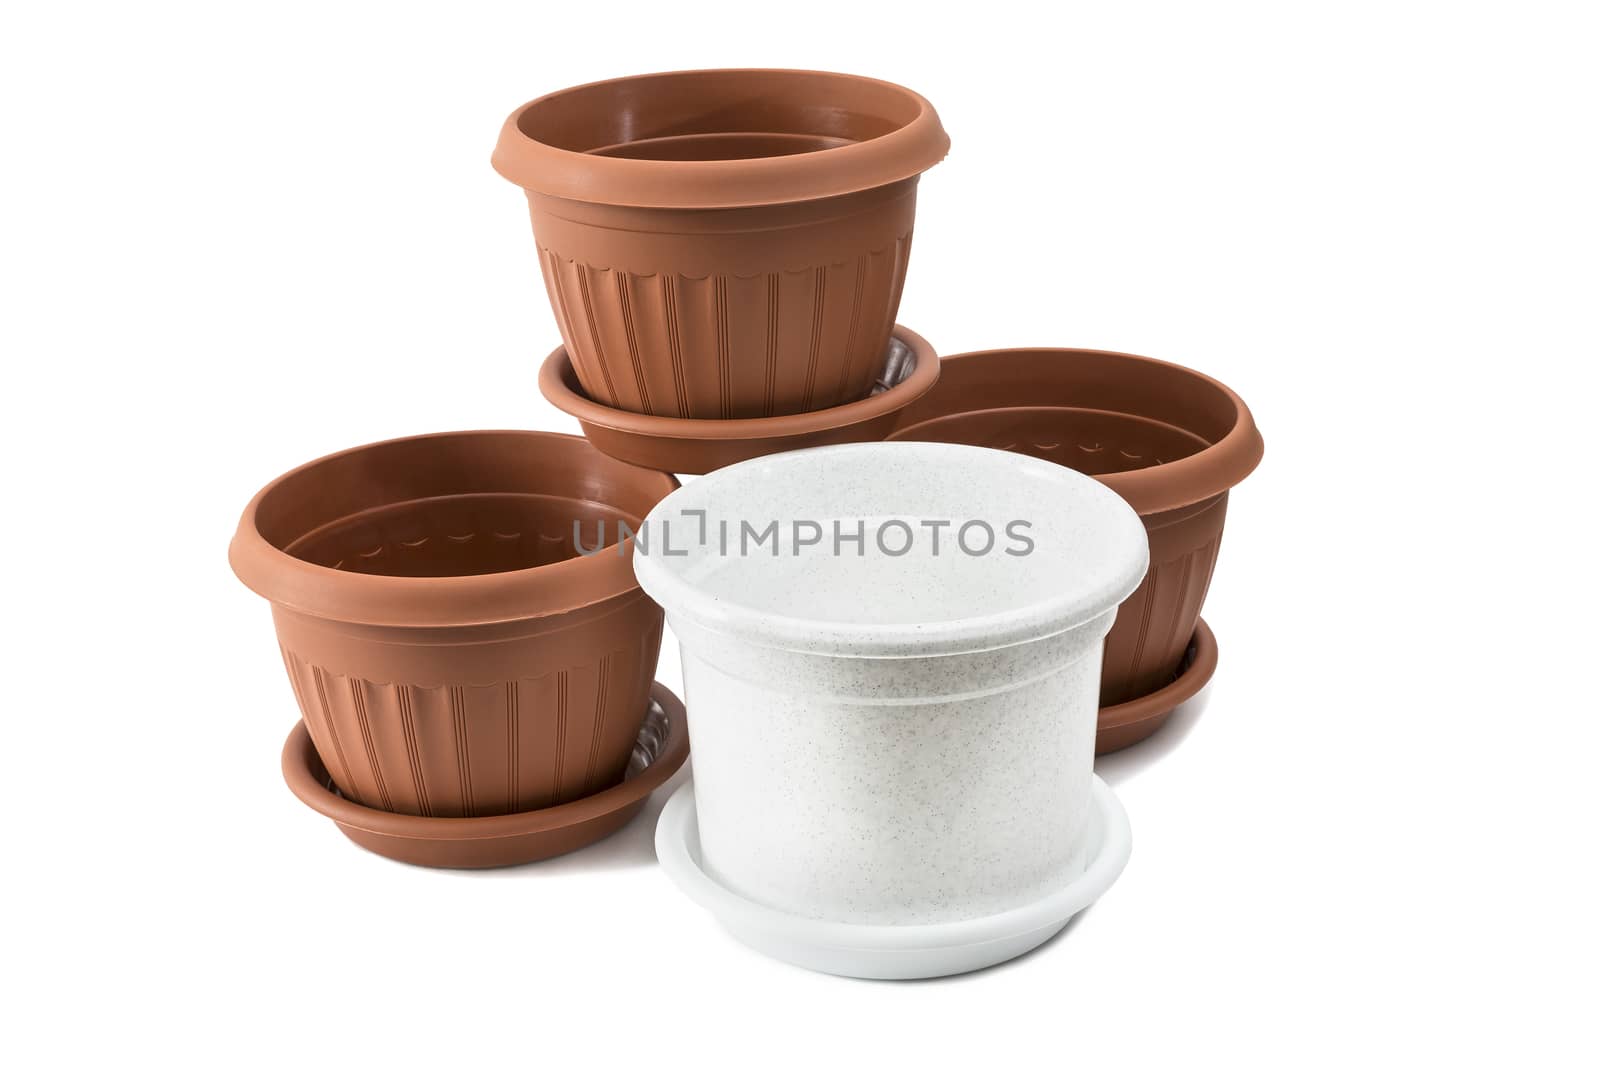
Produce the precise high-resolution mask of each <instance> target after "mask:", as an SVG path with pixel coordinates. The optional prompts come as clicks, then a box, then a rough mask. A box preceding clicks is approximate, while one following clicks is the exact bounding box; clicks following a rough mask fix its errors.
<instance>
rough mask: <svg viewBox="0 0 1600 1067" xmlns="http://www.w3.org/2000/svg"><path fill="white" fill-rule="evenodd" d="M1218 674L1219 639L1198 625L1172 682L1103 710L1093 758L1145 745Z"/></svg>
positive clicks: (1201, 625) (1200, 623)
mask: <svg viewBox="0 0 1600 1067" xmlns="http://www.w3.org/2000/svg"><path fill="white" fill-rule="evenodd" d="M1216 670H1217V639H1216V636H1215V635H1214V634H1212V632H1211V627H1209V626H1207V625H1206V621H1205V620H1204V619H1200V620H1199V621H1197V622H1196V623H1195V627H1194V636H1193V637H1191V638H1189V647H1188V649H1187V650H1186V651H1185V652H1184V654H1183V659H1182V661H1181V662H1180V663H1179V665H1178V676H1177V677H1176V678H1174V679H1173V680H1172V681H1171V682H1169V683H1167V684H1166V685H1164V686H1162V687H1161V688H1160V689H1157V690H1156V691H1155V692H1154V693H1148V694H1146V695H1144V696H1142V697H1138V698H1136V699H1134V700H1129V701H1126V702H1124V703H1122V704H1112V705H1111V706H1110V707H1104V708H1101V709H1100V719H1099V729H1098V731H1097V732H1096V734H1095V741H1094V754H1095V755H1096V756H1103V755H1105V754H1106V753H1107V752H1115V751H1117V750H1118V749H1121V748H1127V747H1128V746H1129V745H1134V744H1137V743H1139V742H1140V741H1143V740H1144V739H1145V738H1147V737H1149V736H1150V735H1151V734H1153V733H1155V732H1156V731H1157V730H1159V729H1161V725H1162V724H1163V723H1165V722H1166V721H1167V718H1168V716H1170V715H1171V714H1172V713H1173V711H1174V710H1176V709H1177V707H1178V705H1179V704H1182V703H1183V702H1184V701H1186V700H1188V699H1190V698H1191V697H1193V696H1194V695H1195V694H1196V693H1198V692H1200V690H1202V689H1204V688H1205V687H1206V683H1207V682H1209V681H1211V676H1212V675H1213V674H1215V673H1216Z"/></svg>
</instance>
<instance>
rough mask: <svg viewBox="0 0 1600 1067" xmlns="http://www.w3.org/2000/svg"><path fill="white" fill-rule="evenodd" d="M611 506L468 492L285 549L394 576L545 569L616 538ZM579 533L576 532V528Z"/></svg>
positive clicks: (351, 520)
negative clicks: (579, 544)
mask: <svg viewBox="0 0 1600 1067" xmlns="http://www.w3.org/2000/svg"><path fill="white" fill-rule="evenodd" d="M619 522H622V523H627V524H628V525H629V526H630V527H631V526H635V525H637V519H633V518H631V517H630V516H628V515H626V514H624V513H623V512H621V511H619V510H617V509H616V508H610V507H606V506H605V505H603V504H597V503H595V502H593V501H589V500H568V499H565V498H563V497H552V496H537V495H534V494H517V493H471V494H463V495H461V496H447V497H432V498H430V499H426V500H403V501H399V502H397V503H394V504H390V505H387V506H384V507H377V508H372V509H369V510H367V511H362V512H359V513H356V514H352V515H346V516H344V517H342V518H339V519H336V520H334V521H333V522H331V523H329V524H328V525H326V526H321V527H318V528H317V529H315V530H311V531H309V532H307V533H306V534H304V535H303V536H301V537H299V538H296V539H295V540H294V541H293V542H291V543H290V544H289V545H287V546H285V548H284V551H285V552H287V553H288V554H289V555H291V556H294V557H295V558H297V559H303V560H305V561H306V562H307V563H315V564H317V565H318V566H321V567H332V568H334V569H336V570H344V571H354V572H356V573H358V574H382V575H387V576H389V577H392V578H452V577H461V576H463V575H468V574H498V573H501V572H503V571H515V570H523V569H525V568H528V567H542V566H545V565H546V564H550V563H560V562H562V561H563V560H568V559H573V558H575V557H577V556H578V555H579V554H580V553H579V551H578V541H579V540H580V539H581V541H582V544H583V548H584V550H585V551H591V550H594V549H597V548H601V547H605V546H607V545H615V544H616V542H617V531H618V529H619V525H618V523H619ZM575 530H576V531H578V532H577V534H576V536H575V534H574V531H575Z"/></svg>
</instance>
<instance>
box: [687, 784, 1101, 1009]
mask: <svg viewBox="0 0 1600 1067" xmlns="http://www.w3.org/2000/svg"><path fill="white" fill-rule="evenodd" d="M1132 848H1133V838H1132V835H1131V833H1130V830H1129V826H1128V817H1127V813H1126V812H1125V811H1123V808H1122V805H1121V804H1120V803H1118V802H1117V798H1116V797H1115V796H1114V795H1113V794H1112V792H1111V790H1110V789H1109V788H1108V787H1107V786H1106V784H1105V782H1104V781H1102V780H1101V779H1099V778H1095V779H1094V780H1093V781H1092V783H1091V784H1090V788H1089V817H1088V819H1087V821H1086V823H1085V825H1084V830H1083V839H1082V852H1083V857H1084V862H1083V867H1082V869H1081V870H1080V871H1079V872H1078V873H1076V874H1075V875H1073V876H1072V877H1071V878H1069V879H1068V880H1067V881H1066V882H1064V883H1063V884H1062V885H1060V886H1059V887H1057V888H1056V889H1054V890H1052V891H1051V892H1050V893H1048V894H1046V895H1044V896H1042V897H1040V898H1038V899H1037V900H1034V901H1032V902H1030V903H1028V904H1026V905H1023V906H1022V907H1019V908H1014V909H1011V910H1009V911H1003V912H999V913H997V914H994V915H989V916H985V917H983V918H979V919H966V920H962V921H958V922H951V923H933V924H920V925H871V924H863V923H838V922H828V921H825V920H819V919H807V918H803V917H801V916H797V915H792V914H790V913H788V912H784V911H779V910H777V909H774V908H769V907H765V906H763V905H760V904H757V903H754V902H752V901H750V900H748V899H746V898H745V897H742V896H740V895H739V894H737V893H734V892H732V891H731V890H729V889H728V888H727V887H726V886H724V885H723V884H722V883H720V882H718V881H717V880H716V879H715V878H713V877H712V876H711V875H710V874H709V873H707V871H706V868H705V865H704V863H703V860H702V854H701V848H700V832H699V827H698V825H697V823H696V817H695V789H694V784H693V783H692V782H691V783H687V784H685V785H683V786H680V787H679V789H678V791H677V792H676V793H674V794H673V795H672V798H671V799H670V800H668V801H667V805H666V807H665V808H664V809H663V810H662V812H661V819H660V821H659V822H657V823H656V856H657V857H658V858H659V859H660V861H661V867H662V869H663V870H665V871H666V872H667V876H668V877H670V878H671V879H672V880H673V882H674V883H675V884H676V885H677V886H678V888H679V889H681V890H683V892H684V893H685V894H686V895H688V896H689V898H690V899H692V900H694V901H695V902H696V903H697V904H699V905H701V906H702V907H704V908H705V909H707V910H708V911H710V912H711V914H712V915H714V916H716V918H717V920H718V921H719V922H721V923H722V925H723V926H724V927H725V928H726V929H727V930H728V932H729V933H731V934H732V935H733V936H734V937H736V938H738V939H739V940H740V941H742V942H744V943H745V944H746V945H748V946H750V947H751V948H753V949H755V950H756V951H758V952H762V953H765V954H766V955H769V956H772V957H775V958H777V959H780V960H783V961H784V962H785V963H792V964H794V965H795V966H797V967H805V968H807V969H809V970H813V971H822V972H824V973H827V974H837V975H844V976H846V977H850V978H891V979H892V978H898V979H907V978H936V977H939V976H941V975H947V974H960V973H962V972H964V971H975V970H978V969H980V968H983V967H990V966H993V965H994V964H997V963H1003V962H1005V961H1006V960H1009V959H1013V958H1015V957H1017V956H1020V955H1022V954H1023V953H1025V952H1030V951H1032V950H1033V949H1035V948H1037V947H1039V946H1040V945H1042V944H1044V943H1045V942H1046V941H1048V940H1050V939H1051V938H1052V937H1054V936H1055V935H1056V934H1058V933H1060V932H1061V930H1062V928H1063V927H1065V926H1066V924H1067V923H1068V921H1070V920H1071V918H1072V917H1073V916H1074V915H1076V914H1077V913H1078V912H1080V911H1082V910H1083V909H1084V908H1086V907H1088V906H1089V905H1090V904H1092V903H1094V901H1095V900H1097V899H1098V898H1099V897H1100V895H1101V894H1102V893H1104V892H1105V891H1106V889H1107V888H1109V887H1110V886H1111V884H1112V883H1113V882H1115V881H1116V879H1117V876H1118V875H1120V874H1121V873H1122V870H1123V868H1124V867H1125V866H1126V865H1127V862H1128V857H1129V855H1130V853H1131V852H1132Z"/></svg>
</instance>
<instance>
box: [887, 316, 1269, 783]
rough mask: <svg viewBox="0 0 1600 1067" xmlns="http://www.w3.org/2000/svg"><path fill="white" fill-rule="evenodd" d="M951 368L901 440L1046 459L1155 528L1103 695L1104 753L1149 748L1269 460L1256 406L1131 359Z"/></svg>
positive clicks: (1003, 359) (1045, 351)
mask: <svg viewBox="0 0 1600 1067" xmlns="http://www.w3.org/2000/svg"><path fill="white" fill-rule="evenodd" d="M942 363H943V368H942V373H941V375H940V380H939V382H938V383H937V384H936V385H935V386H934V387H933V388H932V389H930V390H929V391H928V392H927V393H926V394H925V395H924V396H922V397H921V398H919V399H918V400H917V401H916V402H915V403H913V404H912V405H910V406H909V407H908V408H906V410H905V412H904V414H903V416H902V418H901V421H900V425H899V428H898V429H896V430H895V432H894V433H893V434H892V435H891V438H890V439H891V440H903V441H944V442H950V443H957V444H968V445H981V446H984V447H987V448H997V449H1003V450H1006V451H1009V452H1015V453H1019V454H1023V455H1031V456H1038V457H1039V458H1041V459H1046V460H1049V461H1051V462H1053V463H1059V464H1062V465H1063V466H1067V467H1071V468H1072V469H1074V470H1078V471H1082V472H1083V473H1085V474H1090V475H1093V476H1095V477H1096V478H1097V479H1099V480H1100V481H1101V482H1103V483H1104V484H1106V485H1108V486H1110V487H1111V488H1112V489H1115V490H1116V491H1117V492H1118V493H1119V494H1121V495H1122V496H1123V498H1124V499H1126V500H1127V501H1128V502H1129V503H1130V504H1132V505H1133V507H1134V508H1135V509H1136V510H1137V511H1138V512H1139V515H1140V517H1141V518H1142V519H1143V520H1144V524H1145V528H1146V530H1147V532H1148V534H1149V538H1150V571H1149V574H1148V575H1146V577H1145V580H1144V582H1143V583H1142V584H1141V585H1140V587H1139V588H1138V589H1137V590H1136V591H1135V592H1134V594H1133V596H1131V597H1130V598H1129V599H1128V602H1127V603H1126V604H1124V605H1123V608H1122V611H1121V613H1120V614H1119V615H1118V617H1117V622H1116V625H1115V626H1114V627H1113V628H1112V630H1111V633H1110V635H1109V636H1108V637H1107V638H1106V652H1105V662H1104V667H1103V672H1102V677H1101V682H1100V701H1101V704H1102V706H1103V707H1104V708H1106V709H1107V713H1108V715H1109V716H1110V717H1109V718H1107V719H1106V720H1105V721H1104V722H1103V723H1102V727H1101V738H1100V744H1099V747H1100V751H1101V752H1110V751H1113V750H1115V749H1117V748H1121V747H1123V746H1125V745H1130V744H1133V743H1134V742H1136V741H1139V740H1142V739H1143V738H1145V737H1147V736H1149V735H1150V734H1151V733H1154V732H1155V730H1156V729H1158V728H1159V727H1160V726H1161V724H1162V723H1163V722H1164V721H1165V720H1166V717H1167V715H1168V714H1170V713H1171V711H1172V709H1173V708H1174V707H1176V706H1177V705H1176V703H1175V702H1174V701H1173V700H1172V699H1170V698H1171V697H1172V696H1174V695H1175V694H1177V693H1179V692H1182V691H1184V689H1185V686H1183V685H1182V684H1180V683H1181V679H1180V672H1181V668H1182V665H1183V660H1184V657H1185V656H1186V655H1187V654H1188V650H1189V648H1190V646H1191V644H1192V641H1193V639H1194V637H1195V634H1196V626H1197V623H1198V620H1199V617H1200V610H1201V607H1202V606H1203V605H1204V603H1205V599H1206V593H1207V591H1208V590H1209V589H1210V586H1211V578H1212V575H1213V572H1214V571H1215V569H1216V565H1217V556H1218V553H1219V551H1220V549H1221V547H1222V531H1223V524H1224V521H1225V520H1226V517H1227V513H1228V493H1229V490H1230V489H1232V488H1233V487H1234V486H1235V485H1237V484H1238V483H1239V482H1240V481H1242V480H1243V479H1244V478H1245V477H1246V476H1247V475H1248V474H1249V473H1250V472H1251V471H1252V470H1253V469H1254V468H1255V466H1256V464H1257V463H1259V462H1260V460H1261V455H1262V440H1261V434H1260V432H1259V431H1258V430H1257V429H1256V425H1255V420H1254V418H1253V417H1252V416H1251V414H1250V409H1249V408H1248V407H1246V406H1245V403H1244V401H1243V400H1242V399H1240V397H1239V395H1238V394H1237V393H1235V392H1234V391H1233V390H1231V389H1229V388H1228V387H1227V386H1225V385H1223V384H1222V383H1221V382H1219V381H1217V380H1216V379H1214V378H1210V377H1208V376H1206V375H1204V374H1201V373H1200V372H1199V371H1195V370H1191V369H1189V368H1187V367H1181V366H1178V365H1177V364H1173V363H1166V362H1163V361H1161V360H1155V359H1147V358H1145V357H1142V356H1132V355H1127V354H1125V353H1122V352H1102V351H1097V350H1094V349H1080V348H1024V349H1001V350H995V351H990V352H968V353H964V354H961V355H956V356H950V357H948V358H946V359H944V360H943V361H942ZM1208 633H1209V631H1208ZM1210 648H1211V652H1212V660H1213V661H1214V659H1215V645H1214V643H1213V644H1212V645H1211V646H1210ZM1207 676H1208V677H1209V674H1208V675H1207ZM1192 681H1193V678H1191V682H1192ZM1158 694H1164V695H1162V696H1158ZM1152 697H1155V698H1156V699H1155V700H1154V701H1152V700H1151V699H1150V698H1152ZM1130 705H1131V706H1133V707H1132V710H1130V708H1129V706H1130ZM1113 707H1116V708H1118V709H1119V710H1118V711H1117V712H1116V713H1115V714H1111V712H1110V709H1112V708H1113ZM1135 714H1136V715H1137V718H1130V717H1129V716H1130V715H1135Z"/></svg>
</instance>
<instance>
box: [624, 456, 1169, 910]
mask: <svg viewBox="0 0 1600 1067" xmlns="http://www.w3.org/2000/svg"><path fill="white" fill-rule="evenodd" d="M702 512H703V513H704V514H703V516H702V514H701V513H702ZM702 518H703V519H704V524H703V525H701V520H702ZM773 521H776V523H777V524H778V528H777V530H776V533H775V538H776V540H775V541H774V542H773V543H772V545H771V554H769V549H768V546H767V544H766V543H765V542H763V543H762V544H760V545H759V546H758V547H757V548H756V549H755V550H754V551H748V546H747V543H746V542H744V541H740V540H739V539H738V538H739V537H740V536H741V535H740V531H742V530H743V529H744V528H745V526H747V525H748V526H750V527H752V528H755V529H757V530H761V529H764V528H765V527H766V526H767V524H768V523H770V522H773ZM724 523H726V524H728V528H729V529H731V530H732V531H733V532H734V538H735V540H734V543H733V544H732V545H730V546H728V547H724V540H723V536H722V533H721V531H722V528H723V524H724ZM796 523H815V524H817V525H818V526H819V527H821V528H822V530H823V534H822V540H821V542H820V543H818V544H815V545H813V544H811V543H810V542H811V541H812V529H811V527H810V526H796V525H795V524H796ZM835 523H838V524H839V525H838V526H837V527H835V526H834V524H835ZM975 523H984V524H986V525H987V526H988V527H989V528H990V529H991V530H993V531H995V533H996V537H995V538H994V541H993V547H992V549H991V550H989V551H982V552H980V551H974V550H975V549H979V548H982V547H984V545H985V543H986V542H987V541H988V539H987V538H986V537H985V536H983V535H982V533H981V531H980V530H978V528H977V527H976V526H975V525H973V524H975ZM1016 523H1027V524H1028V525H1027V527H1026V528H1025V533H1026V536H1027V538H1028V540H1029V541H1030V542H1031V549H1029V550H1024V548H1023V544H1022V542H1021V541H1020V540H1018V539H1016V538H1014V537H1012V536H1011V532H1012V531H1015V530H1016V529H1017V527H1016V526H1015V525H1014V524H1016ZM897 524H898V525H897ZM940 524H943V525H940ZM902 526H903V527H904V528H905V529H906V530H910V531H911V532H912V535H913V536H912V537H911V538H910V539H909V540H907V539H906V538H905V537H904V536H903V534H902V532H901V529H902ZM835 529H837V530H840V531H842V532H843V533H844V534H845V535H846V539H845V541H844V543H843V544H842V545H840V544H836V543H834V542H833V533H834V530H835ZM701 530H703V531H704V534H705V536H704V537H703V538H701V537H698V536H697V534H698V533H699V532H700V531H701ZM857 530H859V531H861V533H862V534H863V543H862V545H861V548H860V550H859V551H858V550H857V549H856V547H855V544H854V542H851V541H849V540H848V535H850V534H853V533H855V532H856V531H857ZM934 530H938V531H939V532H940V534H942V537H943V540H942V542H936V540H935V539H934V537H933V536H931V535H932V533H933V531H934ZM964 530H965V531H969V532H971V533H972V536H965V537H964V536H963V533H962V531H964ZM919 534H920V535H919ZM646 536H647V538H648V541H647V542H646V540H645V538H643V537H642V538H641V550H640V551H639V552H638V553H637V554H636V556H635V572H636V573H637V575H638V577H639V581H640V584H641V585H642V586H643V587H644V589H645V591H646V592H647V593H649V594H650V596H651V597H653V598H654V599H655V600H657V601H658V602H659V603H661V604H662V605H663V606H664V607H665V608H666V610H667V617H668V622H669V624H670V625H671V626H672V628H673V631H674V633H676V634H677V636H678V639H679V641H680V643H681V645H682V649H683V662H684V685H685V695H686V699H687V700H688V701H689V703H690V706H691V708H692V709H693V710H692V713H691V716H690V719H691V721H690V733H691V737H692V740H693V744H694V747H695V778H696V807H697V818H698V832H699V840H700V845H701V857H702V860H703V864H704V868H705V871H706V873H707V874H708V875H709V876H710V877H712V878H713V879H715V880H716V881H717V882H718V883H719V884H720V885H723V886H725V887H726V888H727V889H728V890H730V891H731V892H733V893H735V894H737V895H738V896H740V897H742V898H744V899H746V900H748V901H750V902H752V903H754V904H757V905H760V906H762V907H765V908H770V909H774V910H776V911H779V912H784V913H788V914H791V915H796V916H802V917H805V918H809V919H816V920H821V921H830V922H842V923H855V924H867V925H880V924H886V925H901V924H935V923H949V922H959V921H963V920H968V919H974V918H979V917H983V916H989V915H994V914H997V913H1000V912H1004V911H1008V910H1011V909H1015V908H1019V907H1024V906H1026V905H1028V904H1029V903H1031V902H1034V901H1037V900H1040V899H1042V898H1044V897H1046V896H1049V895H1050V894H1052V893H1053V892H1055V891H1057V890H1059V889H1060V888H1061V887H1062V886H1064V885H1065V884H1066V883H1067V882H1068V881H1069V880H1070V879H1071V878H1072V877H1073V876H1074V875H1076V874H1077V873H1078V872H1080V871H1081V870H1082V869H1083V866H1084V862H1085V853H1084V848H1085V826H1086V820H1087V819H1088V816H1089V811H1090V805H1089V796H1090V780H1091V765H1092V760H1093V751H1094V730H1095V713H1096V693H1097V692H1098V689H1099V672H1100V649H1101V642H1102V640H1103V638H1104V636H1105V633H1106V631H1107V630H1108V629H1109V628H1110V626H1111V623H1112V619H1113V617H1114V616H1115V613H1116V605H1117V604H1118V603H1120V602H1121V601H1122V599H1123V598H1124V597H1126V596H1127V595H1128V593H1130V592H1131V591H1132V590H1133V589H1134V588H1135V587H1136V586H1137V585H1138V583H1139V580H1140V579H1141V578H1142V577H1143V575H1144V571H1145V566H1146V559H1147V556H1146V547H1145V536H1144V530H1143V527H1142V526H1141V525H1140V523H1139V521H1138V517H1137V516H1136V515H1135V514H1134V512H1133V511H1132V509H1131V508H1129V507H1128V506H1127V504H1126V503H1124V502H1123V501H1122V500H1121V499H1120V498H1119V497H1117V496H1116V494H1114V493H1112V492H1110V491H1109V490H1107V489H1106V488H1105V487H1104V486H1101V485H1099V484H1098V483H1096V482H1095V481H1094V480H1093V479H1091V478H1088V477H1085V476H1083V475H1080V474H1077V473H1075V472H1072V471H1069V470H1066V469H1064V468H1062V467H1060V466H1058V465H1055V464H1051V463H1047V462H1044V461H1041V460H1038V459H1034V458H1032V457H1026V456H1016V455H1009V454H1006V453H1004V452H999V451H994V450H990V449H979V448H969V447H964V446H956V445H941V444H912V443H901V444H897V443H879V444H863V445H844V446H838V447H834V448H823V449H812V450H807V451H803V452H794V453H787V454H784V455H780V456H773V457H769V458H766V459H760V460H752V461H750V462H747V463H742V464H738V465H735V466H732V467H727V468H724V469H723V470H721V471H717V472H715V473H712V474H709V475H707V476H705V477H703V478H700V479H698V480H696V481H695V482H693V483H692V484H690V485H688V486H686V487H684V488H683V489H681V490H679V491H678V492H676V493H674V494H673V495H672V496H670V497H668V498H667V499H666V500H664V501H662V502H661V504H659V505H658V506H657V507H656V508H655V509H654V510H652V512H651V515H650V517H649V519H648V520H647V533H646ZM902 546H904V551H900V549H902ZM941 548H942V551H941V550H940V549H941ZM1047 579H1048V580H1047Z"/></svg>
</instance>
